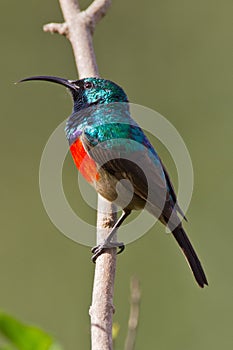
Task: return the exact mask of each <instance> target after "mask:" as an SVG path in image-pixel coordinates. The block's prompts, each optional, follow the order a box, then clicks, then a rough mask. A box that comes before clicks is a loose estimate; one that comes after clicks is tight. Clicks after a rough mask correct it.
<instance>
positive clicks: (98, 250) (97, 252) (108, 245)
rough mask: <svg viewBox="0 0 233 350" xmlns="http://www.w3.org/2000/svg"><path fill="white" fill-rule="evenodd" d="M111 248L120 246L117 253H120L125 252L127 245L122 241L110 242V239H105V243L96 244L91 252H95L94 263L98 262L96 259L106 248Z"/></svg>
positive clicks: (92, 258)
mask: <svg viewBox="0 0 233 350" xmlns="http://www.w3.org/2000/svg"><path fill="white" fill-rule="evenodd" d="M110 248H119V251H118V252H117V254H120V253H122V252H123V250H124V249H125V245H124V243H122V242H108V241H104V242H103V243H101V244H99V245H97V246H95V247H93V248H92V250H91V252H92V253H94V254H93V255H92V257H91V260H92V261H93V263H95V262H96V259H97V258H98V257H99V256H100V255H101V254H103V253H104V252H105V251H106V249H110Z"/></svg>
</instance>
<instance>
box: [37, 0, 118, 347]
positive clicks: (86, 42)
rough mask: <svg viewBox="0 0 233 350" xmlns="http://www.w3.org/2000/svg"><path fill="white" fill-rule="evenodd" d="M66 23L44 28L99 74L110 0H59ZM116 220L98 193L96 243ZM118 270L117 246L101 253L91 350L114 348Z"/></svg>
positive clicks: (80, 64) (82, 70)
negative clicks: (98, 43)
mask: <svg viewBox="0 0 233 350" xmlns="http://www.w3.org/2000/svg"><path fill="white" fill-rule="evenodd" d="M59 1H60V6H61V10H62V13H63V17H64V20H65V22H64V23H50V24H47V25H45V26H44V31H46V32H50V33H58V34H61V35H65V36H66V37H67V39H69V41H70V43H71V45H72V48H73V52H74V57H75V62H76V66H77V70H78V72H79V77H80V79H82V78H86V77H93V76H95V77H98V76H99V72H98V67H97V63H96V58H95V53H94V48H93V41H92V34H93V32H94V29H95V26H96V24H97V23H98V22H99V21H100V20H101V18H102V17H104V15H105V14H106V12H107V10H108V8H109V7H110V5H111V0H95V1H93V3H92V4H91V5H90V6H89V7H88V8H87V9H86V10H84V11H81V10H80V6H79V2H78V1H77V0H59ZM115 222H116V210H115V206H114V205H112V204H111V203H109V202H108V201H106V200H105V199H104V198H102V197H101V196H98V214H97V244H98V243H99V242H102V241H103V240H104V238H106V237H107V235H108V233H109V231H110V229H111V227H112V226H113V225H114V223H115ZM115 270H116V249H115V248H114V249H108V250H106V253H104V254H102V255H101V256H99V257H98V259H97V261H96V267H95V276H94V283H93V295H92V305H91V307H90V311H89V313H90V317H91V338H92V341H91V342H92V350H111V349H112V315H113V312H114V306H113V291H114V280H115Z"/></svg>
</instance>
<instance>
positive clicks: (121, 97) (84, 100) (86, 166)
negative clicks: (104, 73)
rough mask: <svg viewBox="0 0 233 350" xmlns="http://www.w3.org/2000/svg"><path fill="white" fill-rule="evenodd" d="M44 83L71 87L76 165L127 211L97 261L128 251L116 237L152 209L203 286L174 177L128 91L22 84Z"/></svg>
mask: <svg viewBox="0 0 233 350" xmlns="http://www.w3.org/2000/svg"><path fill="white" fill-rule="evenodd" d="M32 80H42V81H48V82H52V83H56V84H60V85H63V86H64V87H66V88H68V90H69V92H70V93H71V96H72V99H73V110H72V113H71V115H70V116H69V117H68V119H67V122H66V127H65V133H66V137H67V140H68V142H69V148H70V152H71V155H72V157H73V160H74V163H75V165H76V167H77V168H78V170H79V171H80V173H81V174H82V175H83V177H84V178H85V179H86V180H87V181H88V182H89V184H91V185H92V186H93V187H94V188H95V190H96V191H97V192H98V193H99V194H100V195H101V196H103V197H104V198H105V199H107V200H108V201H110V202H114V203H115V204H116V205H118V206H119V207H120V208H121V209H122V214H121V216H120V217H119V219H118V220H117V222H116V223H115V225H114V226H113V228H112V230H111V232H110V233H109V235H108V236H107V238H106V239H105V240H104V242H102V243H101V244H99V245H97V246H95V247H93V248H92V252H93V256H92V261H93V262H95V261H96V259H97V258H98V257H99V256H100V255H101V254H102V253H104V252H105V251H106V249H107V248H112V247H118V248H119V251H118V253H121V252H122V251H123V250H124V244H123V243H121V242H112V238H113V235H114V234H115V232H116V230H117V229H118V228H119V227H120V226H121V224H122V223H123V222H124V220H125V219H126V218H127V217H128V216H129V215H130V214H131V212H132V211H133V210H142V209H144V208H145V209H146V210H147V211H148V212H149V213H151V214H152V215H154V216H155V217H156V218H157V219H159V221H161V222H162V224H164V225H165V226H166V227H167V228H168V229H169V230H170V231H171V232H172V235H173V236H174V238H175V240H176V241H177V243H178V245H179V246H180V248H181V250H182V252H183V253H184V255H185V257H186V259H187V261H188V264H189V266H190V268H191V270H192V273H193V275H194V277H195V279H196V282H197V283H198V285H199V286H200V287H201V288H203V287H204V286H205V285H208V281H207V278H206V275H205V272H204V270H203V267H202V265H201V262H200V260H199V258H198V256H197V254H196V252H195V250H194V248H193V246H192V244H191V242H190V240H189V238H188V236H187V234H186V232H185V230H184V228H183V223H182V219H185V220H186V218H185V216H184V214H183V212H182V210H181V208H180V207H179V205H178V202H177V197H176V194H175V190H174V187H173V185H172V182H171V179H170V177H169V174H168V172H167V170H166V168H165V166H164V164H163V162H162V160H161V159H160V157H159V155H158V154H157V152H156V150H155V148H154V147H153V146H152V144H151V143H150V141H149V139H148V138H147V137H146V135H145V134H144V132H143V130H142V128H141V127H140V126H139V125H138V124H137V123H136V121H134V119H133V118H132V116H131V113H130V105H129V100H128V97H127V95H126V93H125V92H124V90H123V89H122V88H121V87H120V86H119V85H118V84H116V83H114V82H113V81H111V80H107V79H102V78H98V77H88V78H83V79H79V80H68V79H65V78H60V77H54V76H33V77H28V78H24V79H22V80H21V81H20V82H25V81H32ZM119 184H120V186H119Z"/></svg>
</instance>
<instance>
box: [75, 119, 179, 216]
mask: <svg viewBox="0 0 233 350" xmlns="http://www.w3.org/2000/svg"><path fill="white" fill-rule="evenodd" d="M126 125H127V124H119V123H118V124H117V129H118V130H117V135H113V134H111V132H110V131H109V132H108V133H107V132H106V130H107V125H104V126H103V125H101V126H97V127H93V126H88V127H87V128H85V130H84V131H83V134H82V136H81V139H82V143H83V145H84V148H85V149H86V152H87V153H88V154H89V155H90V157H91V158H93V159H94V160H95V162H96V163H97V164H98V165H99V166H100V167H102V168H104V169H105V170H106V171H107V172H109V173H110V174H112V175H113V176H115V178H117V180H122V179H127V180H129V181H130V182H131V184H132V185H133V188H134V192H135V194H137V195H138V196H139V197H141V198H142V199H143V200H144V201H145V202H147V203H148V202H149V204H150V205H151V206H152V207H153V208H156V209H158V210H159V212H160V213H162V214H163V215H165V216H167V217H168V218H169V217H170V215H171V211H172V202H171V197H170V194H169V192H168V187H167V181H166V176H165V173H164V171H163V166H162V164H161V162H160V159H159V157H158V156H157V154H156V152H155V151H154V149H153V148H152V146H151V145H150V143H149V141H148V140H147V138H146V136H145V135H144V133H143V131H142V130H141V129H140V128H139V127H138V126H132V125H127V129H126ZM110 129H111V130H113V129H114V125H113V124H112V123H111V126H110ZM103 132H105V134H106V135H105V138H103ZM119 135H120V137H119ZM114 136H115V138H112V137H114ZM137 140H139V141H137ZM155 211H156V210H155ZM151 212H152V210H151ZM156 216H158V215H156Z"/></svg>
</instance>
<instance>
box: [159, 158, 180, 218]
mask: <svg viewBox="0 0 233 350" xmlns="http://www.w3.org/2000/svg"><path fill="white" fill-rule="evenodd" d="M160 162H161V165H162V167H163V172H164V174H165V178H166V182H167V186H168V190H169V193H170V196H171V198H172V201H173V203H174V204H176V210H177V211H178V213H180V215H181V216H182V217H183V218H184V219H185V220H186V221H187V218H186V217H185V215H184V213H183V211H182V209H181V208H180V206H179V205H178V202H177V198H176V193H175V189H174V187H173V184H172V182H171V179H170V176H169V175H168V172H167V169H166V168H165V166H164V164H163V162H162V161H161V159H160Z"/></svg>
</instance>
